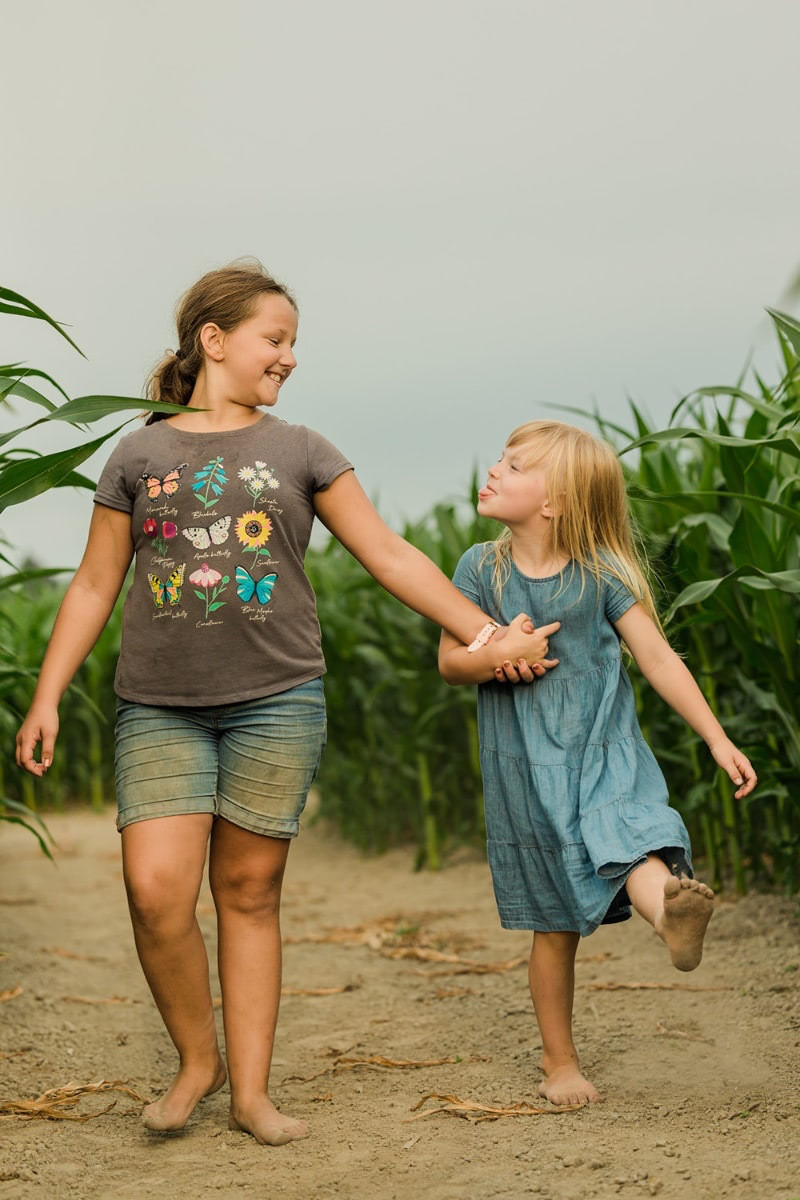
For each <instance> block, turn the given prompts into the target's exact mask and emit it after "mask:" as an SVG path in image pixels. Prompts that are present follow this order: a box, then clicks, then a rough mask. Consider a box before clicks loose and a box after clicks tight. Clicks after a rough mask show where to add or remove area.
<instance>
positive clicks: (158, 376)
mask: <svg viewBox="0 0 800 1200" xmlns="http://www.w3.org/2000/svg"><path fill="white" fill-rule="evenodd" d="M270 294H271V295H275V296H283V297H284V299H286V300H288V301H289V303H290V304H291V305H292V307H293V308H294V309H295V311H297V301H296V300H295V298H294V296H293V295H292V293H291V292H290V291H289V289H288V288H287V287H286V286H285V285H284V284H282V283H278V281H277V280H276V279H273V278H272V276H271V275H270V274H269V273H268V272H267V271H266V270H265V269H264V267H263V266H262V265H261V263H260V262H258V260H257V259H241V260H239V261H238V262H235V263H231V265H230V266H228V267H220V268H219V269H218V270H216V271H209V272H208V273H207V274H206V275H203V277H202V278H201V279H198V281H197V283H195V284H193V285H192V287H190V288H189V290H188V292H186V294H185V295H184V296H182V297H181V299H180V301H179V303H178V309H177V312H176V314H175V324H176V326H177V329H178V349H177V350H175V351H171V352H170V353H168V354H166V355H165V356H164V358H162V359H161V361H160V362H159V363H158V365H157V366H156V367H155V368H154V369H153V371H152V373H151V374H150V377H149V378H148V380H147V388H146V391H147V397H148V399H149V400H164V401H166V402H167V403H169V404H183V405H185V404H188V403H189V400H190V399H191V395H192V392H193V391H194V385H195V383H196V382H197V376H198V375H199V374H200V368H201V367H202V365H203V347H202V345H201V344H200V330H201V329H202V328H203V326H204V325H206V324H208V322H209V321H213V322H214V324H215V325H219V327H220V329H222V330H223V331H224V332H225V333H228V332H230V330H231V329H235V328H236V326H237V325H241V323H242V321H246V320H247V319H248V317H251V316H252V315H253V312H254V311H255V307H256V302H257V300H258V298H259V296H264V295H270ZM167 416H169V413H156V412H154V413H150V415H149V417H148V418H147V422H146V424H148V425H152V424H153V422H154V421H162V420H163V419H164V418H165V417H167Z"/></svg>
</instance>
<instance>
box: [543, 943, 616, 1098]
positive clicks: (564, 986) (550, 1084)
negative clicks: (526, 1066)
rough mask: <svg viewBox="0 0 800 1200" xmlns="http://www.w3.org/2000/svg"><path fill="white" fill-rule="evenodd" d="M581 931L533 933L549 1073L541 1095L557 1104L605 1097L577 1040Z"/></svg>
mask: <svg viewBox="0 0 800 1200" xmlns="http://www.w3.org/2000/svg"><path fill="white" fill-rule="evenodd" d="M579 941H580V935H579V934H577V933H572V932H568V931H565V932H563V933H541V932H538V931H537V932H536V933H534V935H533V945H532V947H531V957H530V964H529V968H528V979H529V982H530V987H531V999H532V1000H533V1007H534V1009H535V1012H536V1020H537V1021H538V1024H539V1031H540V1033H541V1035H542V1070H543V1071H544V1074H545V1078H544V1081H543V1082H542V1084H541V1085H540V1087H539V1095H540V1096H544V1097H545V1098H546V1099H547V1100H550V1101H551V1102H552V1103H553V1104H587V1103H592V1102H594V1101H595V1100H599V1099H600V1096H599V1094H598V1092H597V1091H596V1089H595V1088H594V1087H593V1086H592V1084H591V1083H590V1082H589V1080H588V1079H586V1078H585V1077H584V1076H583V1075H582V1074H581V1070H580V1066H579V1064H578V1052H577V1050H576V1049H575V1043H574V1042H573V1040H572V1002H573V998H574V995H575V953H576V951H577V949H578V942H579Z"/></svg>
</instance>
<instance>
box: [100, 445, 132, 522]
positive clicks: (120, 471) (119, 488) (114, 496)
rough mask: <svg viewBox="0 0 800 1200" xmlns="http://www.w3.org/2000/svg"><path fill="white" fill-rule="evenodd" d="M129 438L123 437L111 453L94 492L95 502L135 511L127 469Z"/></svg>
mask: <svg viewBox="0 0 800 1200" xmlns="http://www.w3.org/2000/svg"><path fill="white" fill-rule="evenodd" d="M126 441H127V438H122V440H121V441H120V442H118V443H117V445H116V447H115V448H114V450H113V451H112V453H111V457H110V458H109V460H108V462H107V463H106V465H105V466H104V467H103V470H102V472H101V474H100V478H99V479H98V481H97V488H96V490H95V493H94V502H95V504H104V505H105V506H106V508H116V509H117V510H118V511H119V512H125V513H130V512H133V500H134V493H133V490H132V488H131V486H130V483H129V481H128V472H127V470H126V461H127V448H126V445H125V443H126Z"/></svg>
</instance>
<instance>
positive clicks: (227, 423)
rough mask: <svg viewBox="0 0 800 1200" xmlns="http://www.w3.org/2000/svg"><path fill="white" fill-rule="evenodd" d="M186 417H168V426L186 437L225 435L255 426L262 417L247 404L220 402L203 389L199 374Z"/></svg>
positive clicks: (212, 394)
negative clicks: (195, 434) (183, 430)
mask: <svg viewBox="0 0 800 1200" xmlns="http://www.w3.org/2000/svg"><path fill="white" fill-rule="evenodd" d="M186 410H187V411H186V415H184V414H183V413H180V414H179V415H178V416H177V417H168V418H167V420H168V421H169V424H170V425H174V426H175V428H176V429H185V430H187V431H188V432H190V433H228V432H230V431H231V430H234V429H246V428H247V427H248V426H249V425H257V424H258V422H259V421H260V420H261V419H262V418H263V416H264V413H263V411H262V410H261V409H260V408H257V407H255V406H254V405H250V404H237V403H236V401H234V400H227V399H223V398H222V397H220V396H219V395H216V394H215V393H214V392H213V391H212V390H211V389H210V388H207V387H205V386H204V382H203V376H202V372H201V375H200V376H199V377H198V380H197V383H196V384H195V388H194V391H193V392H192V395H191V397H190V399H189V403H188V404H187V405H186Z"/></svg>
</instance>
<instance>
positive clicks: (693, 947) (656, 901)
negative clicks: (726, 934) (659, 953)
mask: <svg viewBox="0 0 800 1200" xmlns="http://www.w3.org/2000/svg"><path fill="white" fill-rule="evenodd" d="M625 886H626V888H627V891H628V895H629V896H630V899H631V904H632V905H633V907H634V908H635V909H636V911H637V912H638V913H640V914H641V915H642V916H643V917H644V919H645V920H646V921H649V922H650V924H651V925H652V926H653V928H654V929H655V931H656V933H657V934H658V936H659V937H660V938H661V940H662V941H663V942H664V943H665V944H666V946H667V949H668V950H669V952H670V957H671V958H672V965H673V966H674V967H677V969H678V970H679V971H693V970H694V969H695V967H696V966H698V965H699V963H700V959H701V958H702V957H703V938H704V937H705V932H706V926H707V925H708V922H709V921H710V919H711V914H712V912H713V911H714V905H713V901H714V893H713V892H712V890H711V888H710V887H706V885H705V884H704V883H700V882H699V881H698V880H697V879H688V878H687V877H686V876H685V875H681V877H680V878H679V879H678V878H676V877H675V876H674V875H671V874H670V872H669V870H668V868H667V866H666V864H665V863H663V862H662V861H661V859H660V858H658V857H657V856H656V855H655V854H649V855H648V856H647V862H644V863H642V865H641V866H639V867H635V868H634V870H633V871H631V873H630V875H629V876H628V879H627V882H626V884H625Z"/></svg>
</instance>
